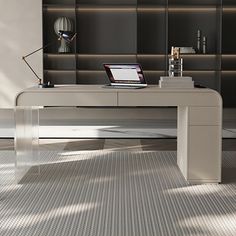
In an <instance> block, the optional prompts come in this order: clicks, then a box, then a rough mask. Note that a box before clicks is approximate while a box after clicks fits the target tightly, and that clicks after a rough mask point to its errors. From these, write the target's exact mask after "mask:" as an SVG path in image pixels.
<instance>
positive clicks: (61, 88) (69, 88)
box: [19, 85, 217, 94]
mask: <svg viewBox="0 0 236 236" xmlns="http://www.w3.org/2000/svg"><path fill="white" fill-rule="evenodd" d="M29 92H32V93H58V92H102V93H137V92H138V93H150V92H158V93H161V92H164V93H166V92H173V93H189V92H191V93H214V92H216V91H214V90H212V89H208V88H190V89H187V88H160V87H159V86H158V85H149V86H148V87H144V88H141V89H132V88H131V89H127V88H125V89H123V88H106V87H104V85H56V86H55V87H54V88H38V87H30V88H27V89H25V90H23V91H22V92H21V93H29ZM21 93H19V94H21ZM216 93H217V92H216Z"/></svg>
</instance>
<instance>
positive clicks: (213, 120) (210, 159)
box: [15, 85, 222, 183]
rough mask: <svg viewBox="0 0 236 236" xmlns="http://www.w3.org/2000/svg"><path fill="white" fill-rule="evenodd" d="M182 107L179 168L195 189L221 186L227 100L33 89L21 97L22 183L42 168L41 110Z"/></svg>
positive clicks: (178, 92) (154, 90)
mask: <svg viewBox="0 0 236 236" xmlns="http://www.w3.org/2000/svg"><path fill="white" fill-rule="evenodd" d="M42 106H81V107H83V106H86V107H88V106H91V107H106V106H107V107H117V108H119V107H130V108H131V109H132V108H134V107H158V106H176V107H178V132H177V134H178V137H177V143H178V145H177V164H178V166H179V169H180V171H181V172H182V174H183V176H184V177H185V179H186V180H187V181H188V182H190V183H219V182H221V142H222V141H221V132H222V99H221V97H220V95H219V94H218V93H217V92H216V91H214V90H211V89H197V88H194V89H166V88H165V89H163V88H159V87H158V86H149V87H147V88H145V89H107V88H102V86H101V85H73V86H58V87H55V88H47V89H39V88H29V89H26V90H24V91H22V92H21V93H19V94H18V96H17V97H16V109H15V120H16V135H15V149H16V154H17V155H16V177H17V181H19V180H20V179H21V178H22V177H23V175H24V174H25V173H26V172H27V170H28V169H29V168H30V167H31V166H33V165H37V163H38V161H37V157H38V156H39V153H40V152H39V151H38V126H39V107H42Z"/></svg>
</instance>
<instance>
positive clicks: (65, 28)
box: [54, 16, 73, 53]
mask: <svg viewBox="0 0 236 236" xmlns="http://www.w3.org/2000/svg"><path fill="white" fill-rule="evenodd" d="M54 31H55V33H56V34H57V36H59V37H60V42H61V45H60V47H59V48H58V52H59V53H69V52H70V51H71V49H70V45H69V43H68V42H66V39H67V37H66V36H64V37H63V35H68V34H69V33H72V31H73V22H72V20H70V19H69V18H68V17H65V16H62V17H59V18H58V19H56V21H55V23H54ZM63 32H64V33H63ZM65 32H66V34H65Z"/></svg>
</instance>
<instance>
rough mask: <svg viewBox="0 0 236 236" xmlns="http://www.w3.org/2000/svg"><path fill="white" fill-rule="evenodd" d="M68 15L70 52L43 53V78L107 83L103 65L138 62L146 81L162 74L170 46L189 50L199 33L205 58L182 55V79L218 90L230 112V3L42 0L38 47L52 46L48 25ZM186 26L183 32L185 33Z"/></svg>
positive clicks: (233, 72) (235, 55) (233, 73)
mask: <svg viewBox="0 0 236 236" xmlns="http://www.w3.org/2000/svg"><path fill="white" fill-rule="evenodd" d="M61 16H66V17H69V18H70V19H71V20H72V21H73V24H74V32H77V37H76V40H75V41H74V42H73V43H72V44H71V50H72V51H71V53H69V54H59V53H57V45H56V44H55V45H54V46H52V47H49V48H47V49H45V50H44V69H45V70H44V81H45V82H47V81H51V82H52V83H81V84H86V83H87V84H96V83H97V84H103V83H108V79H107V76H106V73H105V72H104V70H103V63H111V62H112V63H136V62H138V63H140V64H141V65H142V67H143V71H144V74H145V77H146V79H147V82H148V83H151V84H157V83H158V80H159V77H160V76H162V75H167V74H168V58H169V53H170V49H171V46H179V47H194V48H195V49H196V44H197V30H198V29H200V30H201V31H202V36H203V35H204V36H206V37H207V54H202V53H196V54H182V57H183V60H184V75H189V76H192V77H193V79H194V80H195V81H196V82H197V83H199V84H202V85H204V86H206V87H210V88H213V89H215V90H217V91H219V92H220V93H221V94H222V96H223V100H224V106H226V107H236V95H235V94H236V93H235V92H234V91H236V80H235V79H234V78H235V77H236V63H234V61H236V43H235V42H236V33H234V32H233V31H232V22H235V21H236V2H235V1H234V0H191V1H189V0H178V1H176V0H80V1H79V0H67V1H65V0H43V19H44V30H43V32H44V35H43V36H44V44H46V43H47V42H53V41H54V42H56V40H57V36H56V34H55V32H54V22H55V20H56V19H57V18H58V17H61ZM183 29H184V31H183Z"/></svg>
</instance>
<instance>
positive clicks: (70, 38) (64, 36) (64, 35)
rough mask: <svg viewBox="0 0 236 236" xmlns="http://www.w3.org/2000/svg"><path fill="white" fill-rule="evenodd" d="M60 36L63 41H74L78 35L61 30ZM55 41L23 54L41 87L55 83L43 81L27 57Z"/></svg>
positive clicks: (49, 86)
mask: <svg viewBox="0 0 236 236" xmlns="http://www.w3.org/2000/svg"><path fill="white" fill-rule="evenodd" d="M58 36H59V38H58V40H60V41H62V40H64V41H66V42H72V41H73V39H74V38H75V36H76V33H75V34H74V35H73V34H71V32H66V31H61V30H60V31H59V34H58ZM52 44H53V43H48V44H46V45H45V46H43V47H40V48H39V49H36V50H35V51H33V52H31V53H29V54H27V55H26V56H23V57H22V60H23V61H24V62H25V63H26V65H27V66H28V67H29V69H30V70H31V72H32V73H33V74H34V75H35V77H36V78H37V79H38V87H39V88H53V87H54V85H53V84H51V82H50V81H49V82H47V83H42V79H41V78H40V77H39V76H38V74H37V73H36V72H35V70H34V69H33V68H32V66H31V65H30V64H29V62H28V61H27V60H26V58H27V57H29V56H31V55H33V54H35V53H36V52H38V51H40V50H43V49H45V48H47V47H48V46H50V45H52Z"/></svg>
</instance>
